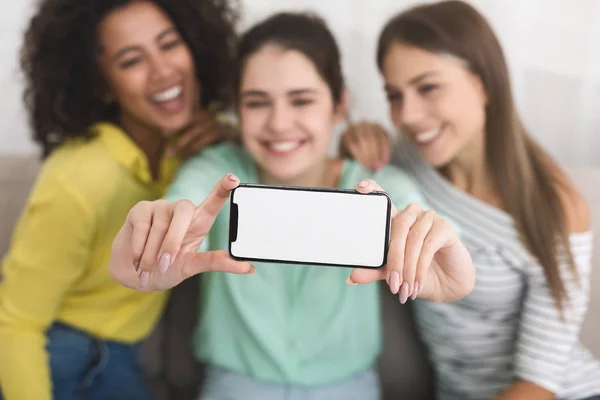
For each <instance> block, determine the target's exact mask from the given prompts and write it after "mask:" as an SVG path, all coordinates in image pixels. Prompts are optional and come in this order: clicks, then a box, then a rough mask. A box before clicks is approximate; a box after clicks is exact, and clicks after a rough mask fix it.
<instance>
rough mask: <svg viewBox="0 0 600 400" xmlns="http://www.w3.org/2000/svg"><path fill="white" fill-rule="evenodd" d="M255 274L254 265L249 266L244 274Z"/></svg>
mask: <svg viewBox="0 0 600 400" xmlns="http://www.w3.org/2000/svg"><path fill="white" fill-rule="evenodd" d="M255 273H256V267H255V266H254V265H250V269H249V270H248V272H246V274H248V275H252V274H255Z"/></svg>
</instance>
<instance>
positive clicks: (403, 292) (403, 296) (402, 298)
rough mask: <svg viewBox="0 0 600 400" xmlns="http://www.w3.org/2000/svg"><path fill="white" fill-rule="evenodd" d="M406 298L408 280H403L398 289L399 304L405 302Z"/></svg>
mask: <svg viewBox="0 0 600 400" xmlns="http://www.w3.org/2000/svg"><path fill="white" fill-rule="evenodd" d="M406 300H408V282H404V283H403V284H402V288H401V289H400V304H404V303H406Z"/></svg>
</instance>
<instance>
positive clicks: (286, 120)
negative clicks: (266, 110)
mask: <svg viewBox="0 0 600 400" xmlns="http://www.w3.org/2000/svg"><path fill="white" fill-rule="evenodd" d="M292 125H293V114H292V110H291V107H289V106H288V105H287V104H285V103H275V104H274V105H273V108H272V110H271V115H270V118H269V127H270V129H271V131H273V132H274V133H285V132H286V131H288V130H290V129H291V128H292Z"/></svg>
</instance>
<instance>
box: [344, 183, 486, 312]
mask: <svg viewBox="0 0 600 400" xmlns="http://www.w3.org/2000/svg"><path fill="white" fill-rule="evenodd" d="M356 190H357V191H359V192H361V193H369V192H372V191H376V190H377V191H383V189H382V188H381V187H379V185H378V184H377V183H376V182H374V181H372V180H365V181H361V182H360V183H358V184H357V185H356ZM382 279H385V280H386V281H387V283H388V285H389V287H390V290H391V291H392V293H394V294H397V293H400V302H401V303H403V304H404V303H405V302H406V301H407V300H408V298H409V297H410V298H411V299H413V300H414V299H415V298H416V297H417V296H418V297H420V298H424V299H427V300H431V301H452V300H457V299H459V298H461V297H464V296H466V295H467V294H469V293H470V292H471V291H472V290H473V286H474V284H475V266H474V265H473V261H472V260H471V255H470V254H469V251H468V250H467V249H466V247H465V245H464V244H463V243H462V241H461V240H460V238H459V237H458V234H457V233H456V231H455V230H454V229H453V227H452V225H451V224H450V223H449V222H448V221H446V220H444V219H443V218H441V217H440V216H438V215H437V214H436V213H435V211H433V210H428V211H425V210H423V209H422V208H421V207H420V206H419V205H418V204H415V203H413V204H410V205H409V206H408V207H406V208H405V209H404V210H402V211H399V210H398V209H396V207H394V206H393V205H392V221H391V233H390V245H389V248H388V253H387V264H386V266H385V267H383V268H381V269H377V270H373V269H363V268H357V269H354V270H353V271H352V273H351V274H350V276H349V277H348V280H347V282H348V283H349V284H365V283H371V282H375V281H378V280H382Z"/></svg>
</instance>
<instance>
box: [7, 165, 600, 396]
mask: <svg viewBox="0 0 600 400" xmlns="http://www.w3.org/2000/svg"><path fill="white" fill-rule="evenodd" d="M39 165H40V164H39V160H38V159H37V157H36V156H32V155H10V154H4V155H3V154H0V258H1V257H2V256H3V255H4V253H5V252H6V249H7V248H8V245H9V240H10V234H11V231H12V228H13V226H14V224H15V222H16V220H17V218H18V217H19V214H20V211H21V209H22V207H23V206H24V204H25V202H26V200H27V196H28V193H29V190H30V187H31V185H32V183H33V181H34V179H35V176H36V173H37V171H38V168H39ZM569 173H570V175H571V177H572V179H573V180H574V182H575V184H576V185H577V186H578V187H579V188H580V190H581V191H582V192H583V194H584V196H585V197H586V198H587V200H588V203H589V205H590V209H591V212H592V217H593V220H592V225H593V226H594V227H595V228H596V230H597V231H600V185H598V182H600V168H595V169H593V168H592V169H577V170H570V171H569ZM595 240H596V243H595V256H594V257H595V270H594V273H593V275H592V285H591V286H592V295H591V300H590V307H589V311H588V315H587V317H586V320H585V323H584V326H583V329H582V332H581V338H582V340H583V342H584V344H585V345H586V346H588V348H589V349H590V350H591V351H592V352H594V353H595V354H596V356H598V357H600V288H599V287H600V234H598V235H596V238H595ZM198 279H199V278H198V277H196V278H193V279H190V280H188V281H186V282H184V283H183V284H182V285H180V286H179V287H177V288H176V289H175V290H173V292H172V294H171V297H170V300H169V303H168V305H167V309H166V311H165V313H164V315H163V317H162V319H161V321H160V323H159V324H158V326H157V327H156V329H155V330H154V332H153V333H152V335H151V337H150V338H148V340H147V341H146V342H145V343H144V360H143V364H144V368H145V371H146V374H147V378H148V381H149V383H150V385H151V387H152V389H153V391H154V393H155V394H156V398H157V400H167V399H169V400H170V399H177V400H187V399H190V400H191V399H194V398H195V396H196V393H197V390H198V388H199V386H200V384H201V383H202V379H203V368H202V365H200V364H199V363H197V362H196V361H195V360H194V359H193V358H192V356H191V350H190V343H191V335H192V330H193V326H194V320H195V316H196V315H197V314H196V311H197V304H198V290H197V288H198ZM381 292H382V305H383V314H382V315H383V320H384V332H385V342H384V351H383V352H382V356H381V357H380V360H379V372H380V379H381V381H382V385H383V390H384V397H385V399H386V400H387V399H390V400H391V399H395V400H396V399H399V398H402V399H419V400H427V399H432V398H433V397H434V396H433V385H432V382H433V374H432V369H431V366H430V365H429V363H428V361H427V359H426V356H425V351H424V347H423V345H422V343H421V342H420V341H419V339H418V336H417V334H416V331H415V329H414V327H413V324H412V322H411V321H412V317H411V312H412V311H411V307H410V305H408V306H406V305H405V306H401V305H400V304H399V303H398V300H397V297H396V296H392V295H391V294H390V293H389V291H388V290H382V291H381Z"/></svg>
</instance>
